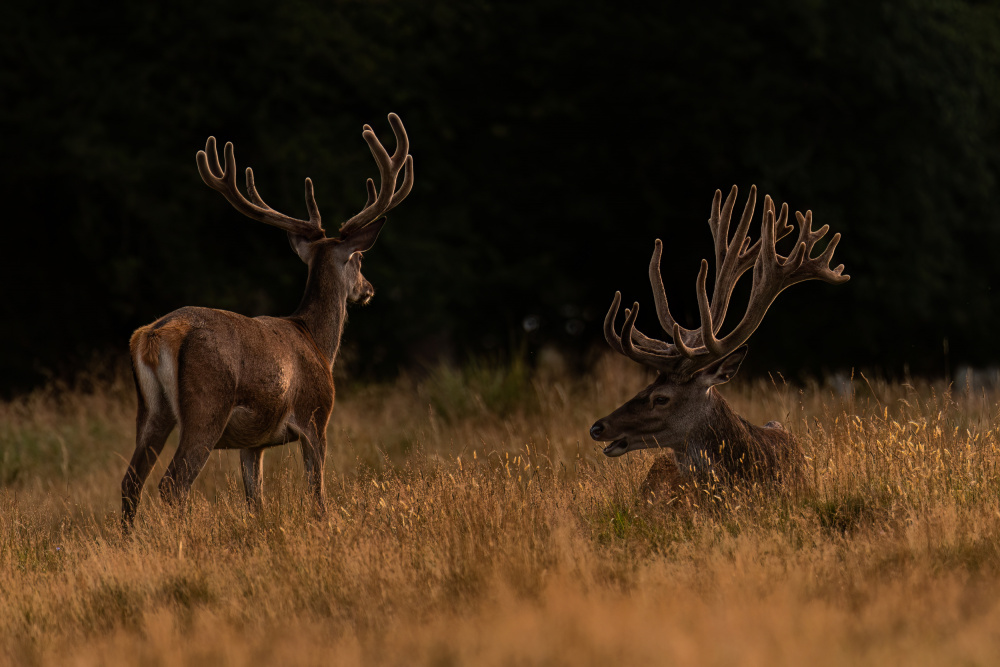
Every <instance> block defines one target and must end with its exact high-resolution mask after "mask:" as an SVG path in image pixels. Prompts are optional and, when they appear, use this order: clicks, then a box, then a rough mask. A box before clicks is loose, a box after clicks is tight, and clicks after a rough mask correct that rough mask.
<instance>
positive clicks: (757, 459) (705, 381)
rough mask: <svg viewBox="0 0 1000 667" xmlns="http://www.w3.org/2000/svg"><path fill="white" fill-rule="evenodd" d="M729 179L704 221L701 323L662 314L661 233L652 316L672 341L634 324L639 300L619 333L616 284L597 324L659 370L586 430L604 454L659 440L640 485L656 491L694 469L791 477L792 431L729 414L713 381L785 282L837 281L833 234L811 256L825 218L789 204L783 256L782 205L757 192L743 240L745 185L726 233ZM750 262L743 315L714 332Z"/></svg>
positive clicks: (794, 460) (726, 374)
mask: <svg viewBox="0 0 1000 667" xmlns="http://www.w3.org/2000/svg"><path fill="white" fill-rule="evenodd" d="M736 193H737V190H736V187H735V186H733V188H732V190H731V191H730V193H729V196H728V197H727V198H726V201H725V203H724V204H723V203H722V193H721V192H720V191H716V193H715V199H714V200H713V204H712V214H711V217H710V218H709V226H710V228H711V230H712V234H713V236H714V237H715V250H716V257H715V259H716V274H715V285H714V288H713V293H712V298H711V299H709V297H708V293H707V289H706V282H707V277H708V262H707V261H705V260H702V266H701V270H700V271H699V274H698V280H697V283H696V287H697V295H698V309H699V312H700V314H701V326H700V327H699V328H698V329H684V328H683V327H681V326H680V325H679V324H678V323H677V322H676V321H675V320H674V318H673V316H672V315H671V314H670V309H669V307H668V306H667V299H666V292H665V290H664V288H663V282H662V280H661V278H660V256H661V254H662V250H663V246H662V243H661V241H660V240H659V239H657V241H656V247H655V250H654V252H653V258H652V261H651V262H650V265H649V277H650V283H651V284H652V286H653V293H654V301H655V304H656V311H657V316H658V319H659V321H660V324H661V326H662V327H663V329H664V330H665V331H666V332H667V333H668V334H670V336H671V338H672V339H673V340H672V342H669V343H668V342H665V341H661V340H656V339H653V338H649V337H648V336H645V335H643V334H642V333H641V332H639V331H638V329H636V328H635V320H636V317H637V315H638V312H639V304H638V303H635V304H634V305H633V306H632V308H631V309H626V311H625V325H624V327H623V329H622V333H621V335H620V336H619V334H618V333H617V332H616V331H615V325H614V321H615V318H616V316H617V313H618V307H619V305H620V303H621V294H620V293H616V294H615V297H614V300H613V301H612V304H611V308H610V309H609V311H608V315H607V317H606V318H605V323H604V333H605V337H606V338H607V341H608V344H609V345H611V347H612V348H613V349H615V350H616V351H618V352H620V353H621V354H624V355H625V356H628V357H629V358H631V359H633V360H635V361H638V362H639V363H642V364H644V365H646V366H647V367H649V368H652V369H654V370H656V371H657V377H656V379H655V380H654V381H653V383H652V384H650V385H649V386H648V387H646V388H645V389H643V390H642V391H640V392H639V393H638V394H637V395H636V396H635V397H634V398H632V399H631V400H629V401H628V402H626V403H625V404H624V405H622V406H621V407H619V408H618V409H617V410H615V411H614V412H612V413H611V414H610V415H608V416H607V417H604V418H602V419H599V420H598V421H597V422H596V423H595V424H594V425H593V426H592V427H591V429H590V435H591V437H592V438H593V439H594V440H600V441H611V442H610V444H609V445H607V446H606V447H605V448H604V453H605V455H607V456H609V457H613V456H621V455H622V454H625V453H626V452H630V451H635V450H639V449H650V448H657V449H660V448H662V449H663V450H665V451H666V452H667V454H666V457H664V458H661V459H658V460H657V461H656V462H655V463H654V465H653V466H652V467H651V469H650V472H649V474H648V476H647V479H646V482H644V484H643V491H650V490H654V489H655V490H658V491H661V492H662V491H663V490H665V488H667V487H675V486H677V485H679V484H682V483H684V482H685V481H690V480H692V479H696V478H698V477H700V476H711V477H714V478H716V479H720V480H724V481H730V482H736V481H738V480H750V481H759V482H776V481H777V482H780V481H785V480H789V479H793V478H796V477H798V475H799V473H800V472H801V468H802V464H803V462H804V457H803V455H802V450H801V447H800V446H799V444H798V442H796V440H795V438H794V437H793V436H792V435H791V434H790V433H788V432H787V431H786V430H785V429H784V428H783V427H782V426H781V424H779V423H777V422H769V423H768V424H766V425H765V426H763V427H761V426H755V425H753V424H751V423H749V422H748V421H747V420H745V419H743V418H742V417H740V416H739V415H738V414H736V412H735V411H733V409H732V408H731V407H730V406H729V404H728V403H727V402H726V400H725V399H724V398H723V397H722V395H721V394H720V393H719V391H718V389H716V386H717V385H720V384H723V383H725V382H728V381H729V380H730V379H731V378H732V377H733V376H734V375H735V374H736V372H737V371H738V370H739V367H740V364H741V363H742V361H743V359H744V358H745V357H746V354H747V346H746V345H745V343H746V341H747V340H748V339H749V338H750V335H751V334H752V333H753V332H754V330H756V328H757V327H758V326H759V325H760V322H761V320H762V319H763V317H764V315H765V313H766V312H767V309H768V308H769V307H770V305H771V303H773V302H774V299H775V298H776V297H777V296H778V294H779V293H780V292H781V291H782V290H784V289H785V288H787V287H789V286H791V285H793V284H795V283H797V282H802V281H804V280H812V279H818V280H823V281H826V282H830V283H843V282H846V281H847V280H849V279H850V277H849V276H846V275H844V274H843V269H844V267H843V265H840V266H838V267H837V268H835V269H830V268H829V264H830V260H831V259H832V257H833V252H834V250H835V248H836V247H837V243H838V242H839V240H840V234H835V235H834V236H833V238H832V239H831V240H830V242H829V244H828V245H827V247H826V249H825V250H824V251H823V253H822V254H821V255H820V256H818V257H815V258H813V257H811V256H810V255H811V251H812V249H813V247H814V245H815V244H816V242H817V241H818V240H819V239H821V238H822V237H823V236H825V235H826V233H827V231H828V230H829V227H827V226H825V225H824V226H823V227H822V228H820V229H818V230H816V231H813V230H812V213H811V212H806V214H805V215H802V214H801V213H796V218H797V220H798V223H799V228H800V229H799V238H798V241H797V243H796V246H795V248H794V249H793V251H792V252H791V253H790V254H789V255H788V256H787V257H786V256H782V255H779V254H778V253H777V251H776V250H775V243H776V242H777V241H778V240H779V239H781V238H782V237H784V236H786V235H787V234H789V233H790V232H791V231H792V230H793V227H792V226H790V225H788V224H787V221H788V207H787V205H783V206H782V208H781V214H780V216H776V215H775V210H774V204H773V202H772V201H771V198H770V197H765V201H764V220H763V223H762V225H761V238H760V239H759V240H758V241H757V242H756V243H754V244H752V245H751V243H750V239H749V238H747V231H748V230H749V226H750V221H751V219H752V217H753V211H754V208H755V205H756V188H751V191H750V196H749V198H748V200H747V204H746V207H745V209H744V212H743V217H742V219H741V220H740V223H739V225H738V226H737V229H736V232H735V234H734V237H733V239H732V240H731V241H730V239H729V220H730V217H731V215H732V210H733V206H734V205H735V203H736ZM751 268H753V287H752V289H751V294H750V303H749V306H748V309H747V312H746V314H745V315H744V317H743V319H742V320H741V321H740V323H739V324H737V325H736V327H734V328H733V329H732V331H731V332H730V333H729V334H727V335H726V336H723V337H722V338H721V339H720V338H717V336H718V334H719V331H720V330H721V328H722V322H723V319H724V318H725V315H726V312H727V310H728V306H729V299H730V297H731V295H732V292H733V289H734V288H735V286H736V282H737V281H738V280H739V278H740V276H742V275H743V274H744V273H745V272H746V271H748V270H750V269H751Z"/></svg>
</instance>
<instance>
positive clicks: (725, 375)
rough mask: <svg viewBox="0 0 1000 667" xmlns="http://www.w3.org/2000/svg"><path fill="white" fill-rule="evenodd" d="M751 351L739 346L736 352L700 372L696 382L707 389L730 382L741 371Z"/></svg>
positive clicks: (696, 376) (744, 346)
mask: <svg viewBox="0 0 1000 667" xmlns="http://www.w3.org/2000/svg"><path fill="white" fill-rule="evenodd" d="M749 349H750V348H748V347H747V346H746V345H741V346H739V347H738V348H736V350H735V351H734V352H731V353H730V354H728V355H727V356H725V357H723V358H722V359H719V360H718V361H716V362H713V363H712V364H710V365H708V366H706V367H705V368H704V369H703V370H701V371H699V372H698V374H697V375H695V381H696V382H698V383H699V384H702V385H704V386H705V387H714V386H715V385H717V384H725V383H726V382H729V381H730V380H732V379H733V376H734V375H736V371H738V370H740V364H741V363H743V359H744V358H745V357H746V356H747V351H748V350H749Z"/></svg>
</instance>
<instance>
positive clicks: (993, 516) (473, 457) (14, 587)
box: [0, 357, 1000, 665]
mask: <svg viewBox="0 0 1000 667" xmlns="http://www.w3.org/2000/svg"><path fill="white" fill-rule="evenodd" d="M646 379H647V378H646V377H645V376H644V374H643V372H642V371H640V370H638V369H637V368H635V367H634V366H632V365H630V364H629V362H627V361H625V360H621V359H617V358H611V357H608V358H606V359H603V360H601V361H600V362H599V363H598V364H597V365H596V367H595V369H594V371H593V373H592V374H591V375H589V376H588V377H586V378H570V377H567V376H564V375H562V374H558V373H546V372H543V371H540V372H531V371H529V370H528V369H527V368H526V367H524V366H523V365H520V364H513V365H506V366H501V365H490V364H474V365H470V366H468V367H467V368H465V369H463V370H450V369H440V370H438V371H436V372H434V373H432V374H431V375H430V376H428V377H426V378H424V379H422V380H420V381H414V380H412V379H408V378H403V379H401V380H399V381H398V382H396V383H394V384H391V385H380V386H368V387H348V388H345V389H342V390H341V391H340V395H339V398H338V402H337V405H336V406H335V409H334V417H333V420H332V424H331V426H330V433H329V441H330V452H329V458H328V465H327V470H326V475H327V483H328V494H329V499H328V506H329V512H328V515H327V516H326V517H325V518H323V519H319V518H317V517H315V516H314V514H313V513H312V510H311V506H310V504H309V502H308V500H307V494H306V492H305V486H304V482H303V480H302V470H301V462H300V458H299V455H298V451H297V449H296V448H295V447H294V446H292V447H286V448H278V449H275V450H271V452H269V454H268V455H267V457H266V459H265V465H266V479H265V495H266V498H267V503H266V506H265V508H264V509H263V510H262V511H261V512H260V513H259V514H257V515H251V514H249V513H248V512H247V511H246V509H245V507H244V501H243V498H242V488H241V486H240V484H241V483H240V482H239V475H238V461H237V458H236V457H235V456H233V455H232V454H228V453H218V454H213V457H212V459H211V461H210V463H209V465H208V466H207V468H206V470H205V471H204V472H203V474H202V476H201V477H200V478H199V480H198V483H197V485H196V493H195V494H194V497H193V498H192V502H191V503H190V504H189V506H188V507H187V508H186V509H185V510H184V511H180V512H176V511H172V510H170V509H168V508H164V507H162V506H161V505H160V503H159V500H158V498H157V493H156V488H155V483H156V481H158V479H159V476H160V475H161V474H162V471H163V468H164V465H165V462H166V461H169V457H170V455H171V453H172V447H174V446H175V442H176V436H174V437H172V439H171V441H170V443H168V446H167V450H166V451H165V452H164V456H163V457H162V458H161V462H160V464H158V467H157V470H156V471H154V474H153V477H151V482H150V483H149V484H147V493H146V495H145V496H144V498H143V502H142V504H141V506H140V511H139V521H138V524H137V529H136V532H135V534H134V536H133V537H131V538H130V539H122V538H121V537H120V536H119V534H118V511H119V502H120V500H119V483H120V479H121V476H122V474H123V472H124V469H125V465H126V460H127V459H128V457H129V456H130V455H131V450H132V442H133V428H134V426H133V424H134V422H133V419H134V417H133V410H134V398H133V395H132V386H131V380H130V379H128V378H123V379H121V380H117V381H112V382H106V383H99V384H98V385H97V386H94V387H89V388H87V390H66V389H48V390H44V391H38V392H36V393H33V394H31V395H29V396H26V397H23V398H20V399H18V400H14V401H10V402H7V403H3V404H0V663H3V664H52V663H60V664H67V663H68V664H76V665H98V664H100V665H120V664H121V665H124V664H156V665H175V664H222V665H244V664H245V665H250V664H303V665H306V664H338V665H340V664H343V665H353V664H399V665H459V664H477V665H479V664H485V665H493V664H496V665H547V664H555V665H562V664H566V665H570V664H572V665H607V664H690V665H731V664H747V665H774V664H811V665H840V664H884V663H886V662H891V663H894V664H914V665H921V664H993V663H995V661H996V659H997V656H998V655H1000V597H998V594H1000V453H998V443H1000V434H998V431H997V417H998V415H997V396H996V395H995V394H994V393H987V392H979V393H967V392H966V391H965V390H964V389H963V390H961V391H959V390H955V391H952V390H951V389H950V388H949V387H946V386H943V385H932V384H926V383H921V384H914V385H913V386H911V385H908V384H886V383H883V382H877V381H874V380H873V381H870V382H869V381H868V380H866V379H864V378H862V377H857V378H855V379H854V380H853V381H851V382H842V383H839V384H838V385H837V386H836V387H832V386H823V385H819V384H812V385H808V386H804V387H796V386H791V385H786V384H784V383H783V382H749V383H745V384H742V385H740V384H737V385H735V386H732V387H727V388H725V389H726V390H725V393H726V394H727V396H728V397H729V398H730V401H731V403H733V404H734V406H735V407H736V408H737V410H738V411H740V412H741V413H742V414H744V415H745V416H747V417H748V418H751V419H753V420H754V421H755V422H757V423H762V422H764V421H767V420H770V419H779V420H781V421H782V422H783V423H785V425H786V426H787V427H788V428H789V429H790V430H792V431H793V432H795V433H796V435H797V436H798V437H799V438H800V440H801V441H802V443H803V446H804V448H805V450H806V453H807V456H808V459H809V477H810V480H811V483H810V485H809V488H807V489H805V490H803V491H801V492H796V493H795V494H793V495H789V494H786V495H778V496H775V495H765V494H759V493H756V492H755V490H754V489H746V490H742V491H739V492H733V491H732V490H727V489H719V488H701V489H698V490H697V492H696V493H694V494H693V495H692V496H689V497H688V498H687V499H686V500H685V501H684V502H678V503H675V504H673V505H670V506H662V505H656V506H652V505H648V504H644V503H643V502H642V501H641V500H640V496H639V493H638V487H639V484H640V482H641V481H642V478H643V475H644V472H645V470H646V468H648V466H649V465H650V463H651V461H652V456H651V455H646V454H638V455H634V454H632V455H628V456H626V457H623V458H621V459H615V460H608V459H605V458H604V457H603V456H602V455H601V454H600V452H599V450H598V449H597V447H596V446H595V444H594V443H592V442H591V441H590V439H589V438H588V437H587V428H588V427H589V425H590V424H591V423H592V422H593V421H594V419H595V418H597V417H599V416H602V415H604V414H606V413H607V412H608V411H610V410H611V409H612V408H614V407H615V406H616V405H617V404H618V403H620V402H621V401H622V400H623V399H625V398H628V397H630V396H631V395H632V394H633V393H634V392H635V391H637V390H638V389H639V388H641V386H643V383H644V382H645V381H646Z"/></svg>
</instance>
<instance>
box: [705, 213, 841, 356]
mask: <svg viewBox="0 0 1000 667" xmlns="http://www.w3.org/2000/svg"><path fill="white" fill-rule="evenodd" d="M783 208H784V207H783ZM796 218H797V219H798V221H799V225H800V230H799V242H798V243H797V244H796V247H795V249H794V250H793V251H792V253H791V254H790V255H789V256H788V257H783V256H781V255H779V254H778V252H777V250H776V249H775V242H776V240H777V238H779V237H778V234H779V233H781V232H777V231H776V229H780V228H779V227H778V225H777V222H778V221H776V220H775V214H774V206H773V204H772V205H771V206H770V207H765V212H764V220H763V222H762V223H761V238H760V252H759V254H758V255H757V260H756V262H755V263H754V270H753V287H752V288H751V291H750V303H749V304H748V306H747V311H746V314H745V315H744V316H743V319H742V320H741V321H740V323H739V324H738V325H736V327H735V328H734V329H733V331H732V332H730V334H729V335H727V336H725V337H724V338H723V339H722V340H718V339H716V338H715V336H714V334H711V333H709V329H710V326H708V325H707V324H706V323H705V321H704V317H705V315H704V306H703V305H702V301H703V299H704V278H703V277H702V275H701V274H699V284H698V289H699V294H698V297H699V307H700V308H701V309H702V311H703V312H702V318H703V321H702V335H703V337H704V342H705V348H706V349H707V350H708V351H709V352H710V354H709V355H706V356H705V357H703V358H702V359H700V360H699V361H700V363H699V364H698V367H704V366H705V365H707V364H708V363H711V361H714V360H716V359H720V358H722V357H724V356H725V355H727V354H730V353H732V352H733V351H734V350H736V348H738V347H739V346H741V345H743V344H744V343H745V342H746V341H747V340H748V339H749V338H750V336H751V335H752V334H753V332H754V331H756V330H757V327H758V326H760V323H761V322H762V321H763V319H764V315H765V314H766V313H767V310H768V308H770V307H771V304H772V303H774V300H775V299H776V298H777V297H778V294H780V293H781V292H782V291H784V290H785V289H787V288H788V287H791V286H792V285H794V284H796V283H800V282H802V281H805V280H813V279H815V280H823V281H825V282H829V283H835V284H836V283H844V282H847V281H848V280H850V276H846V275H843V270H844V266H843V264H841V265H839V266H837V268H835V269H830V267H829V264H830V261H831V260H832V259H833V251H834V250H835V249H836V247H837V243H838V242H839V241H840V234H834V236H833V238H831V239H830V243H829V245H828V246H827V248H826V250H824V252H823V253H822V254H821V255H820V256H819V257H816V258H810V257H809V254H810V250H811V249H812V247H813V245H815V243H816V241H818V240H819V239H820V238H822V237H823V235H825V234H826V232H827V231H828V230H829V226H828V225H824V226H823V227H821V228H820V229H818V230H816V231H813V230H812V213H811V212H807V213H806V215H805V216H803V215H802V214H801V213H796ZM782 231H784V230H782ZM785 233H787V232H785ZM782 235H784V234H782ZM703 271H704V267H703Z"/></svg>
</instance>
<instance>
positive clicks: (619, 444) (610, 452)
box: [604, 438, 628, 458]
mask: <svg viewBox="0 0 1000 667" xmlns="http://www.w3.org/2000/svg"><path fill="white" fill-rule="evenodd" d="M626 451H628V441H627V440H626V439H625V438H622V439H621V440H615V441H614V442H612V443H611V444H610V445H608V446H607V447H605V448H604V455H605V456H607V457H609V458H614V457H616V456H621V455H622V454H624V453H625V452H626Z"/></svg>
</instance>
